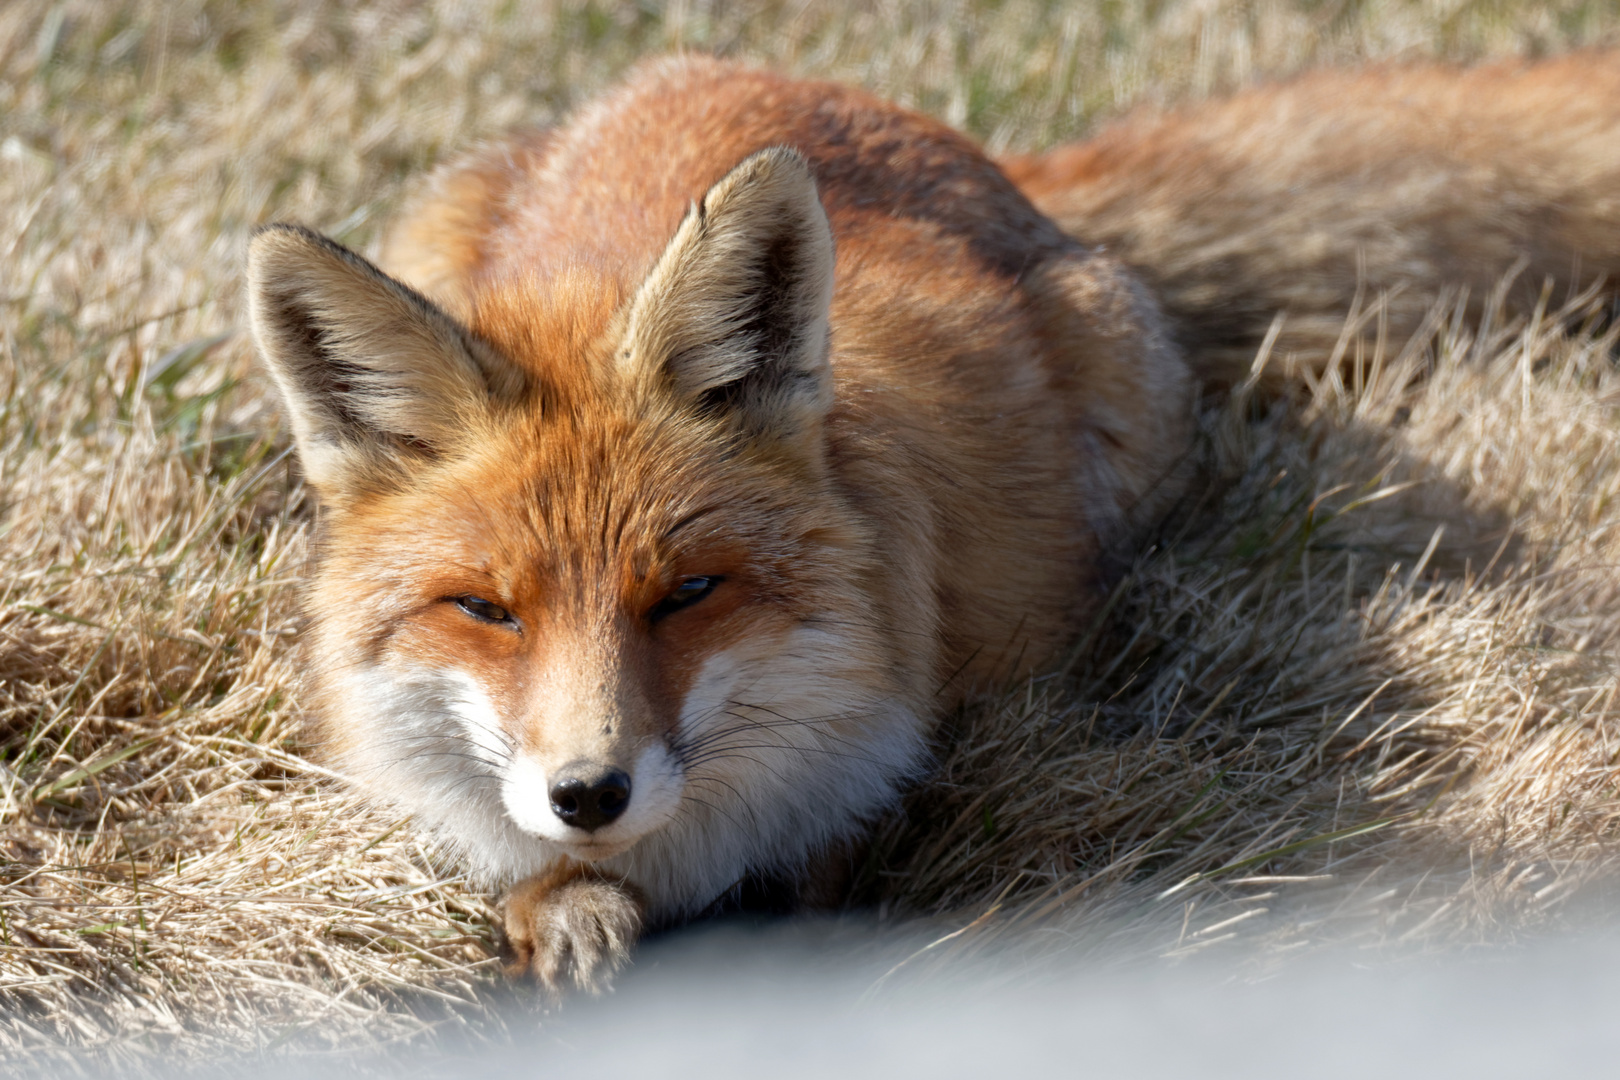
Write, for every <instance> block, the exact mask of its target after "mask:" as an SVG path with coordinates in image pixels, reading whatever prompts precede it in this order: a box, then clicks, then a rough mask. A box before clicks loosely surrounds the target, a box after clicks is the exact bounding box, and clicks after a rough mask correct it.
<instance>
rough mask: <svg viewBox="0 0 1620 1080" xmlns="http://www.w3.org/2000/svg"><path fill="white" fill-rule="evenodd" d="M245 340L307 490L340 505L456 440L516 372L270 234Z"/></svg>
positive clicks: (330, 258) (470, 340) (414, 299)
mask: <svg viewBox="0 0 1620 1080" xmlns="http://www.w3.org/2000/svg"><path fill="white" fill-rule="evenodd" d="M248 282H249V293H250V308H251V318H252V324H253V337H254V340H255V342H256V343H257V344H258V348H259V355H260V356H261V357H263V359H264V362H265V365H266V366H267V367H268V368H269V369H270V374H271V375H272V376H273V377H274V378H275V381H276V385H277V387H278V388H279V389H280V390H281V396H282V400H283V401H284V402H285V403H286V407H287V412H288V414H289V418H290V419H291V422H292V428H293V436H294V438H295V439H296V441H297V444H298V453H299V456H300V458H301V459H302V461H303V464H304V472H305V474H306V475H307V476H308V477H309V479H310V481H311V483H313V484H314V485H315V487H316V488H317V489H318V490H319V491H320V492H321V494H322V495H323V496H325V497H327V498H330V499H334V500H335V501H337V502H343V501H346V500H347V499H349V498H352V497H353V496H355V495H358V494H361V493H363V492H366V491H369V490H376V489H379V488H383V487H386V486H388V485H389V484H390V483H391V482H392V481H393V480H394V479H396V478H397V477H398V476H399V474H400V472H401V470H402V467H403V466H405V465H407V464H408V463H409V462H410V461H411V459H421V458H423V457H430V456H432V455H434V454H435V453H438V452H441V451H444V450H446V449H449V448H450V447H451V446H453V445H454V444H456V443H457V442H459V441H460V440H461V438H462V437H463V436H464V434H465V432H466V431H467V429H468V427H469V426H471V425H475V424H476V423H477V422H478V421H479V420H480V419H481V418H483V417H486V416H487V415H488V414H489V412H490V410H491V408H492V405H493V403H494V402H495V401H497V400H500V399H502V398H506V399H510V398H514V397H516V396H518V395H519V394H521V392H522V390H523V387H524V377H523V374H522V372H521V371H520V370H519V369H518V368H517V367H515V366H514V365H513V364H511V363H510V362H509V361H507V360H506V359H505V358H504V357H501V356H500V355H498V354H497V353H495V351H494V350H493V349H491V348H489V347H488V346H487V345H485V344H483V343H482V342H481V341H479V340H478V339H476V338H474V337H473V336H472V335H471V334H469V333H468V332H467V331H466V330H464V329H463V328H462V327H461V326H460V325H459V324H458V323H457V322H456V321H455V320H454V319H452V318H451V317H450V316H449V315H447V314H445V313H444V312H443V311H441V310H439V308H437V307H435V306H434V305H433V304H432V303H431V302H430V301H429V300H427V299H426V298H424V297H423V296H421V295H420V294H418V293H416V292H415V291H414V290H412V289H410V288H409V287H407V286H405V285H403V284H401V283H400V282H398V281H395V280H394V279H393V278H391V277H389V276H388V275H387V274H384V273H383V272H382V271H381V270H379V269H377V267H375V266H373V265H372V264H371V263H369V262H367V261H366V260H365V259H363V258H361V257H360V256H359V255H356V254H355V253H354V252H352V251H350V250H349V249H348V248H345V247H343V246H342V245H340V244H337V243H334V242H333V241H331V240H328V239H326V238H325V237H323V236H321V235H319V234H317V233H313V232H310V231H309V230H308V229H302V228H298V227H296V226H291V225H271V226H268V227H266V228H264V229H262V230H260V231H259V233H258V234H257V235H256V236H255V237H254V238H253V244H252V247H251V248H250V249H249V254H248Z"/></svg>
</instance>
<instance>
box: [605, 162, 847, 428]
mask: <svg viewBox="0 0 1620 1080" xmlns="http://www.w3.org/2000/svg"><path fill="white" fill-rule="evenodd" d="M832 292H833V239H832V230H831V229H830V228H829V227H828V224H827V215H826V213H825V212H824V211H823V210H822V208H821V199H820V198H819V197H818V196H817V194H816V184H815V179H814V178H813V177H812V176H811V174H810V167H809V165H808V164H807V163H806V162H805V160H804V158H803V157H802V156H800V155H799V154H798V153H797V152H795V151H793V150H789V149H787V148H785V147H774V148H772V149H769V150H763V151H761V152H759V153H757V154H754V155H753V156H752V157H750V158H748V159H747V160H745V161H744V162H743V163H742V164H740V165H738V166H737V167H736V168H735V169H733V170H731V172H729V173H727V174H726V176H725V177H723V178H722V179H721V180H720V181H719V182H718V183H716V184H715V185H714V186H713V187H712V188H710V189H709V191H708V193H707V194H705V195H704V196H703V201H702V202H701V203H699V204H698V205H696V206H694V207H693V208H692V210H691V211H690V212H689V213H688V214H687V215H686V218H685V220H684V221H682V222H681V226H680V228H679V229H678V230H677V231H676V233H675V237H674V239H672V240H671V241H670V242H669V246H668V247H666V248H665V249H664V253H663V255H662V256H660V258H659V260H658V263H657V265H656V266H654V267H653V270H652V273H650V274H649V275H648V276H647V279H646V281H644V282H643V283H642V285H641V288H640V289H639V290H638V291H637V293H636V296H635V299H634V300H633V301H632V303H631V306H630V318H629V324H628V328H627V334H626V338H625V349H624V351H623V352H622V353H621V357H622V364H623V366H624V367H625V368H626V369H628V370H629V372H630V373H631V374H632V375H633V377H637V378H645V379H653V380H656V381H661V382H662V383H663V384H664V385H666V386H667V387H669V388H670V389H672V390H673V391H674V392H675V393H676V394H677V395H678V396H679V397H681V398H683V399H685V400H687V401H689V402H691V403H693V404H694V405H696V406H697V407H698V408H700V409H703V410H705V411H712V412H716V413H723V414H726V415H729V416H731V417H734V418H735V419H736V420H738V421H739V422H740V423H741V424H742V426H743V427H744V428H745V429H746V430H748V431H750V432H751V433H753V434H755V435H760V436H766V437H770V438H774V439H779V440H782V441H785V442H789V443H798V442H801V441H802V440H805V439H808V438H812V437H814V435H815V434H816V433H817V432H818V431H819V427H820V423H821V420H822V418H823V417H824V416H825V415H826V412H827V407H828V406H829V404H830V403H831V401H832V373H831V370H830V368H829V365H828V363H827V309H828V306H829V305H830V304H831V302H832Z"/></svg>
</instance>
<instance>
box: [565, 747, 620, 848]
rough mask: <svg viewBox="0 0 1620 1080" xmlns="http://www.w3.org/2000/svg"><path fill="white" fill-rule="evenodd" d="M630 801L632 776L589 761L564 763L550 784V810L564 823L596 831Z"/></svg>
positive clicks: (616, 815)
mask: <svg viewBox="0 0 1620 1080" xmlns="http://www.w3.org/2000/svg"><path fill="white" fill-rule="evenodd" d="M629 805H630V777H628V776H626V775H625V774H624V772H623V771H622V770H619V769H604V768H602V766H600V765H595V764H592V763H590V762H587V761H576V762H574V763H573V764H571V765H564V766H563V767H562V768H561V769H560V770H558V772H557V779H556V780H555V781H554V782H553V783H552V785H551V812H552V813H554V814H556V815H557V816H558V817H559V818H561V819H562V820H563V822H564V824H567V825H572V826H573V827H574V828H576V829H584V830H585V831H586V832H594V831H595V830H597V829H600V828H601V827H602V826H603V825H606V824H607V823H608V822H610V821H612V820H613V819H614V818H616V817H618V816H619V815H620V814H622V813H624V808H625V807H626V806H629Z"/></svg>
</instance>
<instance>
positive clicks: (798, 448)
mask: <svg viewBox="0 0 1620 1080" xmlns="http://www.w3.org/2000/svg"><path fill="white" fill-rule="evenodd" d="M833 263H834V259H833V241H832V235H831V232H830V230H829V226H828V222H827V218H826V216H825V214H824V212H823V210H822V207H821V203H820V201H819V199H818V196H817V192H816V187H815V183H814V180H813V178H812V176H811V174H810V171H809V169H808V167H807V166H806V164H805V163H804V161H803V160H802V159H801V158H800V157H799V156H798V155H797V154H796V153H794V152H792V151H789V150H783V149H773V150H767V151H764V152H761V153H758V154H756V155H754V156H752V157H750V158H748V159H747V160H746V161H744V162H743V163H742V164H741V165H739V166H737V167H736V168H735V169H734V170H733V171H732V172H731V173H729V174H728V175H727V176H725V177H724V178H723V179H722V180H720V181H719V182H718V183H717V184H715V185H714V187H713V188H711V189H710V190H709V191H708V192H707V194H706V195H705V196H704V197H703V199H702V200H701V202H699V203H698V204H696V205H695V206H693V207H692V209H691V210H690V212H689V213H688V214H687V216H686V217H685V219H684V220H683V222H682V223H681V224H680V226H679V228H678V229H677V231H676V232H675V234H674V236H673V237H672V238H671V239H670V240H669V242H668V245H667V247H665V249H664V250H663V253H662V255H661V256H660V257H659V258H658V259H657V260H656V262H655V263H654V264H653V266H652V269H651V270H650V272H648V273H647V275H646V277H645V278H644V280H642V281H640V282H639V283H634V282H632V283H630V284H629V285H623V284H620V283H618V282H615V281H613V280H609V279H607V278H606V277H605V276H601V275H597V274H593V273H592V272H591V271H590V270H589V269H588V268H586V269H578V270H575V271H572V272H569V273H566V274H563V275H560V276H552V277H548V278H546V279H543V280H542V279H523V278H519V279H515V280H511V279H507V280H498V281H492V282H487V283H485V284H484V286H483V287H482V288H481V291H480V292H479V294H478V298H477V299H476V300H475V302H474V303H473V304H472V306H471V313H470V315H468V316H467V317H466V319H465V320H458V319H456V318H453V317H452V316H450V315H449V314H447V313H446V312H445V311H443V310H441V309H440V308H438V307H437V306H435V305H434V304H433V303H432V302H430V301H429V300H427V299H426V298H424V297H423V296H421V295H419V294H417V293H416V292H414V291H412V290H411V289H410V288H408V287H407V286H405V285H404V284H402V283H400V282H398V281H396V280H394V279H392V278H390V277H388V276H387V275H385V274H384V273H383V272H382V271H380V270H378V269H377V268H376V267H374V266H372V265H371V264H370V263H368V262H367V261H366V260H364V259H362V258H361V257H360V256H358V255H356V254H354V253H353V252H350V251H348V250H346V249H344V248H343V247H340V246H339V245H337V244H335V243H333V242H331V241H329V240H325V239H323V238H321V237H320V236H318V235H316V234H314V233H311V232H308V231H305V230H302V229H298V228H294V227H287V226H271V227H269V228H266V229H264V230H262V231H261V232H259V233H258V234H257V236H256V238H255V239H254V241H253V245H252V251H251V258H250V275H249V276H250V288H251V311H252V323H253V332H254V336H255V339H256V341H257V343H258V347H259V350H260V352H261V355H262V357H263V359H264V361H265V363H266V365H267V366H268V368H269V370H270V372H271V374H272V376H273V377H274V380H275V382H276V384H277V386H278V387H279V389H280V391H281V395H282V398H283V401H284V403H285V406H286V412H287V415H288V417H289V419H290V421H291V426H292V429H293V433H294V437H295V440H296V443H297V448H298V452H299V455H300V458H301V460H302V463H303V467H304V470H305V472H306V474H307V476H308V479H309V481H310V482H311V483H312V485H313V486H314V487H315V488H316V489H317V491H318V492H319V494H320V496H321V499H322V502H323V504H324V506H325V515H324V523H323V539H322V542H321V547H320V554H319V556H318V563H317V567H316V570H315V575H314V580H313V582H312V585H311V588H310V591H309V594H308V605H309V613H310V616H311V630H310V633H309V635H308V640H307V645H306V652H307V655H308V657H309V661H310V665H311V668H312V676H313V677H312V680H311V681H312V689H313V706H314V711H315V713H316V714H317V718H318V721H319V724H320V731H321V733H322V736H323V738H324V741H325V742H326V743H328V744H329V745H330V747H331V749H332V750H333V751H334V752H335V754H336V756H337V759H338V760H339V761H340V762H341V763H342V764H343V765H344V767H345V768H346V769H347V770H348V771H349V772H350V773H351V774H353V775H354V776H355V777H356V778H357V779H358V780H359V781H361V782H362V783H364V784H365V785H367V786H368V787H370V788H371V789H372V790H373V791H376V792H379V793H381V794H382V795H384V796H385V797H388V798H391V799H393V800H395V801H397V802H398V803H400V804H401V805H403V806H404V807H405V808H407V809H409V810H410V811H412V812H414V813H416V814H418V815H419V816H422V817H424V818H426V819H427V820H428V821H429V822H431V823H432V824H434V825H436V826H437V827H438V828H439V829H440V830H441V831H442V832H443V833H444V834H445V835H446V836H447V837H448V838H449V839H450V840H451V841H452V842H453V843H454V844H455V845H457V846H459V847H460V848H461V849H462V851H463V854H464V855H465V856H466V857H467V858H468V861H469V862H470V863H472V865H473V867H474V868H475V869H476V870H479V871H481V872H482V873H483V874H484V876H485V877H487V878H490V879H493V880H497V881H498V880H503V879H504V880H511V879H514V878H516V877H519V876H522V875H525V874H528V873H534V872H538V871H540V870H543V869H545V868H546V867H548V866H550V865H551V864H553V863H555V862H556V861H557V860H558V859H559V858H572V859H576V860H584V861H589V862H594V863H598V864H601V865H602V866H603V867H604V868H605V869H607V870H609V871H610V872H616V873H620V874H623V875H624V876H625V877H627V878H628V879H629V880H631V881H632V882H634V883H635V884H637V885H639V886H640V887H641V888H642V889H643V890H644V891H646V892H647V894H648V895H649V898H650V899H652V900H653V902H654V904H655V907H656V906H663V907H665V908H680V907H688V908H690V907H692V906H694V905H701V904H703V903H706V902H708V901H709V900H711V899H713V897H714V896H715V895H717V894H718V893H719V892H720V891H722V890H723V889H724V888H725V887H726V886H727V885H729V884H731V883H732V882H733V881H734V880H736V879H737V878H738V877H739V876H741V875H742V874H743V873H745V872H746V871H747V870H749V869H750V868H757V867H762V866H766V865H770V866H773V867H777V868H780V867H781V865H782V863H783V862H784V861H788V862H791V860H793V859H795V858H802V857H803V856H804V855H805V854H807V853H808V852H809V851H810V850H812V849H813V848H814V847H815V846H816V845H818V844H821V843H825V842H826V841H828V840H830V839H832V838H834V837H836V836H837V835H839V834H840V832H843V831H847V830H848V829H850V828H852V827H853V826H854V824H855V823H856V822H858V820H859V819H860V818H861V817H862V816H863V815H868V814H870V813H871V812H873V811H874V810H876V809H878V808H879V807H880V806H881V805H882V804H883V803H884V802H885V801H887V800H888V799H890V798H891V797H892V792H893V790H894V783H895V780H896V779H897V778H898V777H899V776H901V775H902V774H904V773H906V772H907V771H908V770H910V769H912V768H913V767H914V766H915V764H916V762H917V761H918V759H919V756H920V753H921V746H920V740H921V734H920V726H919V725H918V724H917V722H916V708H915V700H914V699H915V694H914V693H912V691H911V688H909V687H907V686H905V685H902V680H901V678H900V677H899V676H898V675H897V674H896V672H897V671H899V670H900V668H901V666H902V665H900V664H898V663H897V656H896V652H897V650H896V646H895V643H894V631H893V630H892V629H890V628H892V627H893V626H894V625H895V614H894V612H892V611H890V610H888V608H887V607H886V605H885V601H884V599H883V597H884V595H885V593H884V590H883V589H882V588H881V587H880V582H879V580H878V579H879V578H880V577H881V575H882V573H883V565H882V563H883V560H882V559H881V558H880V557H879V553H878V552H876V551H874V549H873V543H872V540H871V537H870V535H869V530H868V529H866V528H865V527H863V524H862V517H861V509H860V508H859V507H857V506H854V505H852V497H851V496H850V495H848V494H847V493H845V492H844V491H843V489H842V488H841V486H840V485H839V483H838V482H837V479H836V475H837V467H836V462H835V460H834V458H835V457H836V455H837V453H838V451H837V448H836V447H835V446H834V445H833V444H832V443H831V442H830V441H829V437H828V429H829V425H830V422H831V419H832V418H831V416H830V413H831V411H832V410H833V406H834V396H833V372H832V370H831V367H830V365H829V359H828V341H829V326H828V319H829V314H828V312H829V304H830V301H831V297H832V291H833ZM660 902H662V903H661V905H660Z"/></svg>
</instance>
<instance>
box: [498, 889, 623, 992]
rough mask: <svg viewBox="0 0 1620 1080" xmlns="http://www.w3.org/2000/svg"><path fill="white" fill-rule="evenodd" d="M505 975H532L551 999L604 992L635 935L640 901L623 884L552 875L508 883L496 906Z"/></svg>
mask: <svg viewBox="0 0 1620 1080" xmlns="http://www.w3.org/2000/svg"><path fill="white" fill-rule="evenodd" d="M501 918H502V923H503V924H504V925H503V928H504V929H505V931H506V944H507V951H508V953H509V955H510V959H509V960H508V962H507V966H506V970H507V974H508V975H511V976H515V977H521V976H523V975H525V974H532V975H533V976H534V977H535V978H536V979H537V980H539V982H540V985H541V986H543V987H545V989H546V990H547V992H549V993H550V994H551V995H552V996H553V997H558V996H560V995H561V994H562V993H563V992H564V991H566V990H568V989H571V988H577V989H580V990H585V991H588V992H589V993H592V994H598V993H601V992H602V991H603V990H604V989H606V988H607V985H608V983H609V982H610V981H611V979H612V976H613V973H614V972H615V971H617V970H618V969H619V968H620V967H621V966H623V964H624V962H625V961H626V960H628V959H629V958H630V949H631V947H632V946H633V945H634V944H635V942H636V938H637V937H639V936H640V935H641V926H642V921H643V913H642V905H641V902H640V900H639V899H638V898H637V897H636V896H635V895H634V894H633V893H632V892H631V890H630V889H628V888H627V887H625V886H624V885H621V884H617V883H614V882H611V881H603V880H601V879H600V878H592V877H573V878H569V879H566V880H562V881H559V880H558V879H557V876H556V875H543V876H541V877H534V878H530V879H528V880H527V881H522V882H519V883H518V884H516V885H514V886H513V887H512V889H511V891H510V892H508V893H507V894H506V899H505V900H504V901H503V902H502V905H501Z"/></svg>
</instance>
